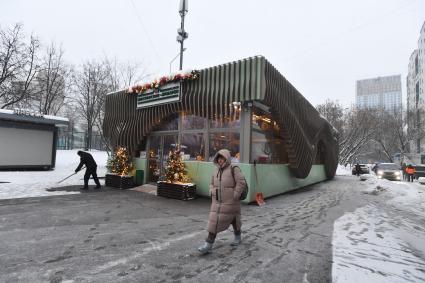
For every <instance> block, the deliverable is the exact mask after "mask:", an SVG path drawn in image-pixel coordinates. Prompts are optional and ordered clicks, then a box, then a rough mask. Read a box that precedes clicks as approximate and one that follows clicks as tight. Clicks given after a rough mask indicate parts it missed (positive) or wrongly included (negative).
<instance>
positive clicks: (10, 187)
mask: <svg viewBox="0 0 425 283" xmlns="http://www.w3.org/2000/svg"><path fill="white" fill-rule="evenodd" d="M77 151H78V150H58V151H57V154H56V167H55V169H54V170H52V171H0V199H13V198H26V197H40V196H52V195H63V194H78V193H79V192H66V191H52V192H49V191H46V189H49V188H52V187H60V186H67V185H68V186H69V185H80V184H81V185H83V180H82V178H83V176H84V170H82V171H80V172H78V173H77V174H75V175H74V176H72V177H70V178H69V179H67V180H65V181H64V182H62V183H60V184H58V183H57V182H59V181H60V180H62V179H64V178H65V177H67V176H69V175H71V174H72V173H74V170H75V168H76V167H77V165H78V163H79V162H80V157H79V156H78V155H77ZM90 154H92V155H93V158H94V159H95V160H96V163H97V166H98V167H97V174H98V176H104V175H105V173H106V161H107V154H106V152H102V151H91V152H90ZM1 182H8V183H1ZM101 182H102V181H101ZM90 184H93V181H92V180H90V182H89V185H90Z"/></svg>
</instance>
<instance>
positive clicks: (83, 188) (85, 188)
mask: <svg viewBox="0 0 425 283" xmlns="http://www.w3.org/2000/svg"><path fill="white" fill-rule="evenodd" d="M88 189H89V188H88V187H82V188H80V190H84V191H87V190H88Z"/></svg>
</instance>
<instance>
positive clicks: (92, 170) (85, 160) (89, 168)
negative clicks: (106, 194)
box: [75, 150, 101, 190]
mask: <svg viewBox="0 0 425 283" xmlns="http://www.w3.org/2000/svg"><path fill="white" fill-rule="evenodd" d="M77 154H78V155H79V156H80V157H81V159H80V164H78V167H77V169H75V173H77V172H78V171H80V170H81V168H82V167H83V165H85V166H86V173H85V174H84V187H83V188H81V190H88V189H89V179H90V175H91V176H93V179H94V182H95V183H96V189H100V188H101V186H100V182H99V179H98V178H97V173H96V170H97V164H96V161H94V158H93V156H92V155H91V154H90V153H87V152H84V151H81V150H79V151H78V152H77Z"/></svg>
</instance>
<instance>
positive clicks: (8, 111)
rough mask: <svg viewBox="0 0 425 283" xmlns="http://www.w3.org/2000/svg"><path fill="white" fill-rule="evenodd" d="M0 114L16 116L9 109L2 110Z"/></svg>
mask: <svg viewBox="0 0 425 283" xmlns="http://www.w3.org/2000/svg"><path fill="white" fill-rule="evenodd" d="M0 113H4V114H14V112H13V110H8V109H0Z"/></svg>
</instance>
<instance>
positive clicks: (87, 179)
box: [84, 167, 100, 188]
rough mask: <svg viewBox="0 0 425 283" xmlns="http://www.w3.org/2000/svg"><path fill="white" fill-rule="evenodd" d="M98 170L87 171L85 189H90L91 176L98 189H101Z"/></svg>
mask: <svg viewBox="0 0 425 283" xmlns="http://www.w3.org/2000/svg"><path fill="white" fill-rule="evenodd" d="M96 169H97V167H94V168H87V169H86V173H85V174H84V188H88V187H89V179H90V176H93V180H94V182H95V183H96V185H97V187H100V183H99V179H98V178H97V173H96Z"/></svg>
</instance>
